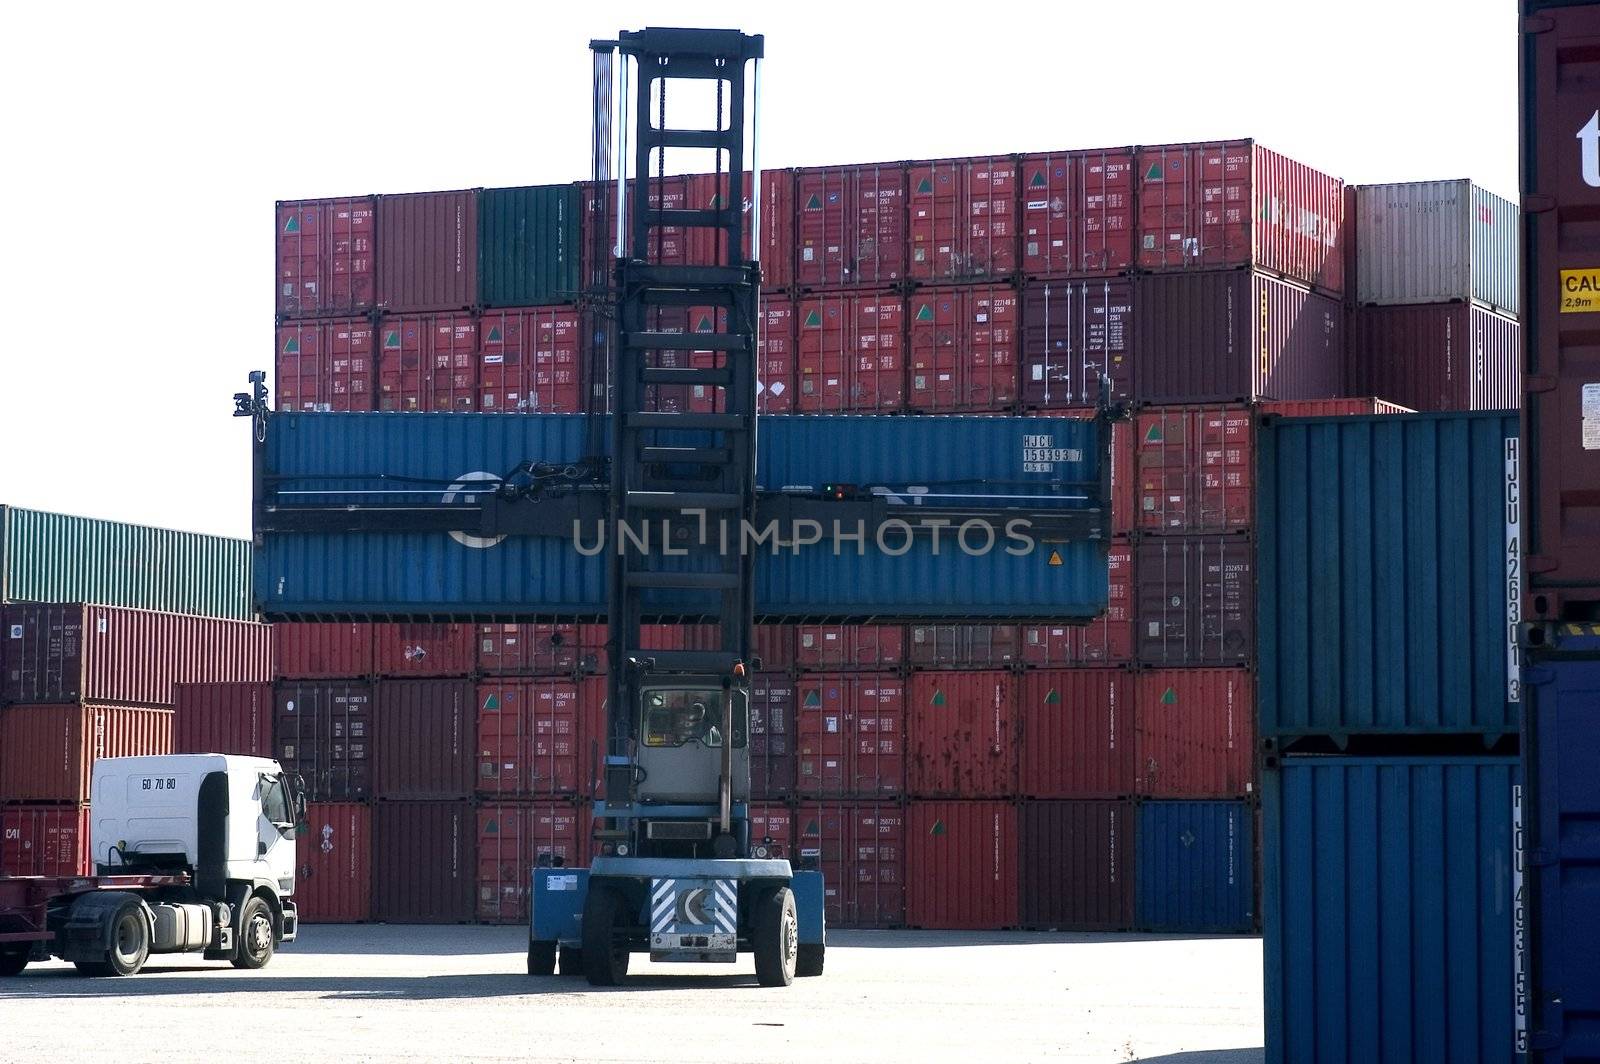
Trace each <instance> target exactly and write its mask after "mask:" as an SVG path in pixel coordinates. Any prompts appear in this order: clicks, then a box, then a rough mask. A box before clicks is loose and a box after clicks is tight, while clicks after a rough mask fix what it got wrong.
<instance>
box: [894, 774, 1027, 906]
mask: <svg viewBox="0 0 1600 1064" xmlns="http://www.w3.org/2000/svg"><path fill="white" fill-rule="evenodd" d="M906 819H907V832H906V834H907V838H906V843H907V845H906V923H907V924H908V925H910V926H911V927H919V928H927V929H929V930H933V929H949V930H960V931H992V930H998V929H1001V928H1010V927H1016V926H1017V923H1018V918H1017V901H1018V882H1017V807H1016V806H1014V805H1010V804H1007V803H1005V802H912V803H911V804H910V805H909V806H908V807H907V809H906Z"/></svg>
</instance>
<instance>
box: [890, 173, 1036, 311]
mask: <svg viewBox="0 0 1600 1064" xmlns="http://www.w3.org/2000/svg"><path fill="white" fill-rule="evenodd" d="M906 203H907V213H908V214H909V218H910V223H909V225H908V227H907V228H908V232H909V234H910V244H911V264H910V268H909V269H908V271H907V274H908V276H911V277H915V278H919V279H922V280H948V281H955V280H970V279H973V278H979V277H1007V276H1010V275H1012V274H1014V273H1016V270H1017V159H1016V156H998V157H994V156H990V157H982V158H973V159H935V160H931V161H928V162H914V163H911V164H909V165H908V166H907V169H906Z"/></svg>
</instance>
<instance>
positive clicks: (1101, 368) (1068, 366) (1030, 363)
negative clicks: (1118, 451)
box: [1022, 277, 1134, 409]
mask: <svg viewBox="0 0 1600 1064" xmlns="http://www.w3.org/2000/svg"><path fill="white" fill-rule="evenodd" d="M1133 320H1134V319H1133V281H1132V280H1131V279H1130V278H1127V277H1108V278H1106V279H1104V280H1096V281H1054V282H1049V281H1046V282H1044V283H1041V284H1030V285H1028V286H1027V287H1026V288H1024V289H1023V290H1022V401H1023V403H1024V404H1026V405H1027V406H1029V407H1035V408H1043V409H1054V408H1058V407H1069V406H1094V405H1096V404H1097V403H1099V402H1100V378H1101V377H1110V378H1111V397H1112V398H1113V399H1123V400H1126V399H1131V398H1133V394H1134V383H1133V350H1134V348H1133Z"/></svg>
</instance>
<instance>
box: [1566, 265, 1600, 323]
mask: <svg viewBox="0 0 1600 1064" xmlns="http://www.w3.org/2000/svg"><path fill="white" fill-rule="evenodd" d="M1561 313H1563V314H1595V313H1600V269H1594V270H1562V271H1561Z"/></svg>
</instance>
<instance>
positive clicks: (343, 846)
mask: <svg viewBox="0 0 1600 1064" xmlns="http://www.w3.org/2000/svg"><path fill="white" fill-rule="evenodd" d="M295 864H296V868H295V882H294V901H295V905H296V906H297V907H298V908H299V910H300V919H301V921H302V922H303V923H308V924H360V923H365V922H366V921H368V920H370V919H372V807H371V806H369V805H363V804H362V803H360V802H310V803H308V804H307V805H306V823H305V826H304V827H303V828H302V829H301V830H300V832H299V834H298V835H297V836H296V837H295Z"/></svg>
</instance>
